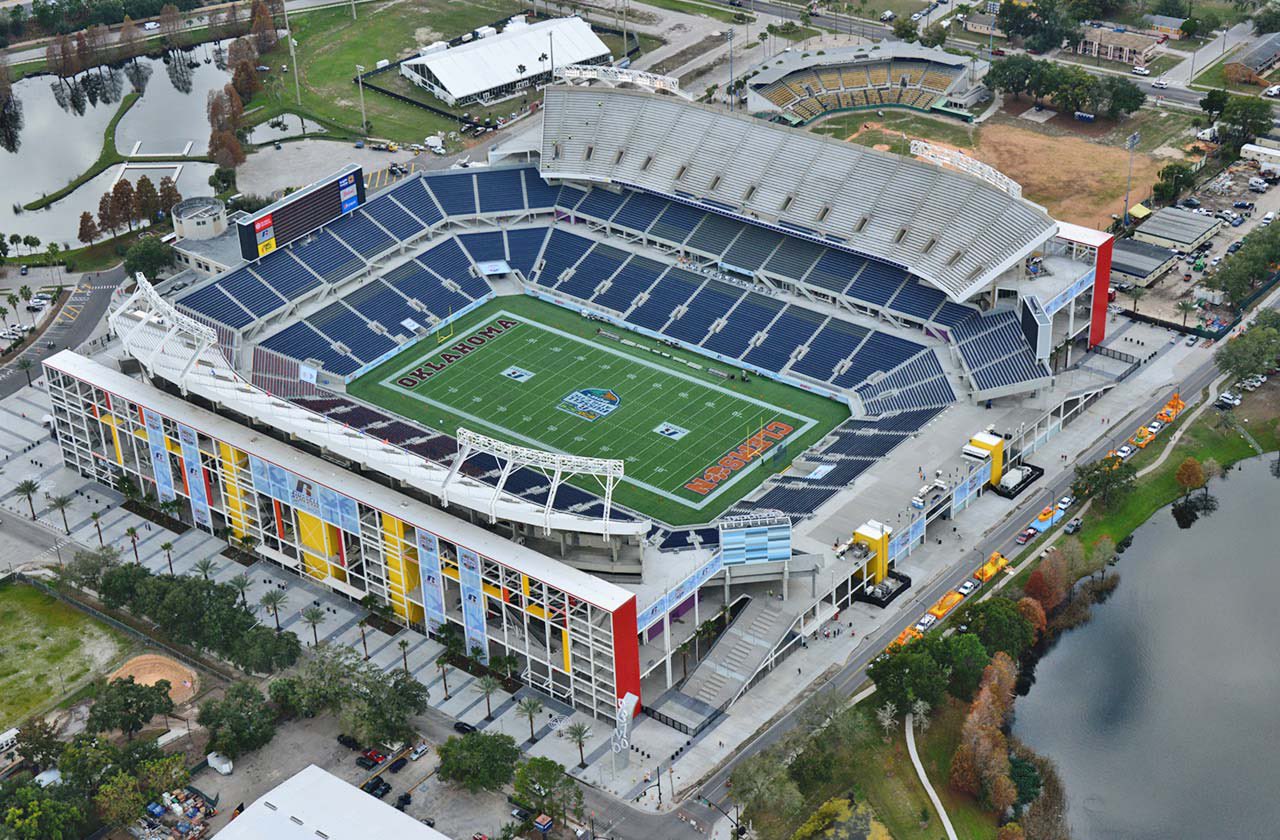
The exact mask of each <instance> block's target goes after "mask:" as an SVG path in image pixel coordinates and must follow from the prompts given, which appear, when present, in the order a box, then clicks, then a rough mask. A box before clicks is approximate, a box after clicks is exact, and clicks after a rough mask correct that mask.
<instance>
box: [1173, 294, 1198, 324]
mask: <svg viewBox="0 0 1280 840" xmlns="http://www.w3.org/2000/svg"><path fill="white" fill-rule="evenodd" d="M1173 306H1174V308H1175V309H1177V310H1178V311H1179V312H1181V313H1182V326H1184V327H1185V326H1186V325H1187V316H1189V315H1190V314H1191V313H1192V312H1198V311H1199V310H1200V305H1199V304H1198V303H1196V302H1195V301H1194V300H1180V301H1178V302H1177V303H1175V304H1174V305H1173Z"/></svg>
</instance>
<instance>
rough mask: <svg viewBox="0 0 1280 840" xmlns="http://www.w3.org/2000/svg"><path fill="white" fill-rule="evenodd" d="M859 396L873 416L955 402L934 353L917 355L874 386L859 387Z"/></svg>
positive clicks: (925, 352)
mask: <svg viewBox="0 0 1280 840" xmlns="http://www.w3.org/2000/svg"><path fill="white" fill-rule="evenodd" d="M858 395H859V396H860V397H862V401H863V405H864V406H866V408H867V411H869V412H871V413H873V414H884V413H887V412H894V411H906V410H910V409H917V408H926V407H929V406H940V405H947V404H948V403H951V402H953V401H954V400H955V394H954V393H952V391H951V386H950V385H949V384H947V379H946V375H945V374H944V373H943V370H942V366H941V365H940V364H939V363H938V357H937V355H936V354H935V353H934V352H933V351H932V350H924V351H923V352H921V353H919V354H917V355H916V356H914V357H913V358H912V359H911V360H910V361H908V362H907V363H905V364H903V365H900V366H899V367H897V368H896V369H894V370H893V371H892V372H890V373H889V375H888V376H885V377H883V378H882V379H880V380H878V381H877V382H876V383H875V384H873V385H862V386H859V388H858Z"/></svg>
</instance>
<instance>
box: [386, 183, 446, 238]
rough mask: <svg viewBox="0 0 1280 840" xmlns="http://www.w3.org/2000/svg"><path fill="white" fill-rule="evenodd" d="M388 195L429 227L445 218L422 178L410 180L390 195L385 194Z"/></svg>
mask: <svg viewBox="0 0 1280 840" xmlns="http://www.w3.org/2000/svg"><path fill="white" fill-rule="evenodd" d="M387 194H389V195H391V197H392V198H394V199H395V200H396V201H397V202H399V203H400V204H402V205H404V207H405V208H406V209H407V210H408V211H409V212H410V213H412V214H413V215H414V216H416V217H417V218H419V219H421V220H422V223H423V224H424V225H426V226H427V227H430V226H432V225H434V224H435V223H436V222H438V221H440V220H441V219H443V218H444V214H443V213H441V212H440V207H439V206H438V205H437V204H436V201H435V199H434V198H432V197H431V193H429V192H427V189H426V182H425V180H424V179H422V178H408V179H406V180H404V181H402V182H401V183H399V184H397V185H396V186H394V187H392V188H391V190H390V192H389V193H384V195H387Z"/></svg>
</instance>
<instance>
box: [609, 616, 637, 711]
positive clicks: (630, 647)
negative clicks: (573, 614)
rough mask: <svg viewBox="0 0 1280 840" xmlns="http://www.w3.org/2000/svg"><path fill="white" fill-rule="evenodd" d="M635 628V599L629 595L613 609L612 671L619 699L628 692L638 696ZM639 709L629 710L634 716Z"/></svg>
mask: <svg viewBox="0 0 1280 840" xmlns="http://www.w3.org/2000/svg"><path fill="white" fill-rule="evenodd" d="M638 636H639V630H637V629H636V599H635V596H634V595H633V596H631V597H630V598H628V599H627V602H626V603H625V604H623V605H622V606H621V607H618V608H617V609H616V610H614V611H613V672H614V683H615V686H616V696H617V698H618V699H619V700H621V699H622V698H623V697H626V696H627V694H628V692H629V693H631V694H634V695H635V696H636V697H639V696H640V639H639V637H638ZM639 710H640V706H639V704H638V703H637V704H636V708H635V709H632V710H631V714H632V715H633V716H634V715H635V713H636V712H638V711H639Z"/></svg>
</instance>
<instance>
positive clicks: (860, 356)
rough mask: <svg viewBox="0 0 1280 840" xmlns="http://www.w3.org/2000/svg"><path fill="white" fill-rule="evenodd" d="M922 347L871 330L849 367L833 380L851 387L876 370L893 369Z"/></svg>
mask: <svg viewBox="0 0 1280 840" xmlns="http://www.w3.org/2000/svg"><path fill="white" fill-rule="evenodd" d="M923 349H924V348H923V347H921V346H920V345H919V344H916V343H915V342H913V341H907V340H906V339H904V338H898V337H897V336H895V335H889V334H888V333H882V332H873V333H871V335H869V336H867V340H866V342H865V343H864V344H863V345H862V346H861V347H859V348H858V352H857V353H855V354H854V356H853V358H852V359H851V360H850V364H849V369H848V370H847V371H845V372H844V373H842V374H840V375H839V376H837V377H836V378H835V380H834V382H835V384H836V385H838V386H840V387H841V388H852V387H853V386H855V385H857V384H858V383H860V382H863V381H864V380H866V379H867V377H869V376H871V375H872V374H873V373H875V372H876V371H881V370H882V371H891V370H893V369H894V368H896V367H897V366H898V365H900V364H902V363H903V362H905V361H906V360H907V359H910V358H911V357H912V356H914V355H915V354H917V353H919V352H920V351H921V350H923Z"/></svg>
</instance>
